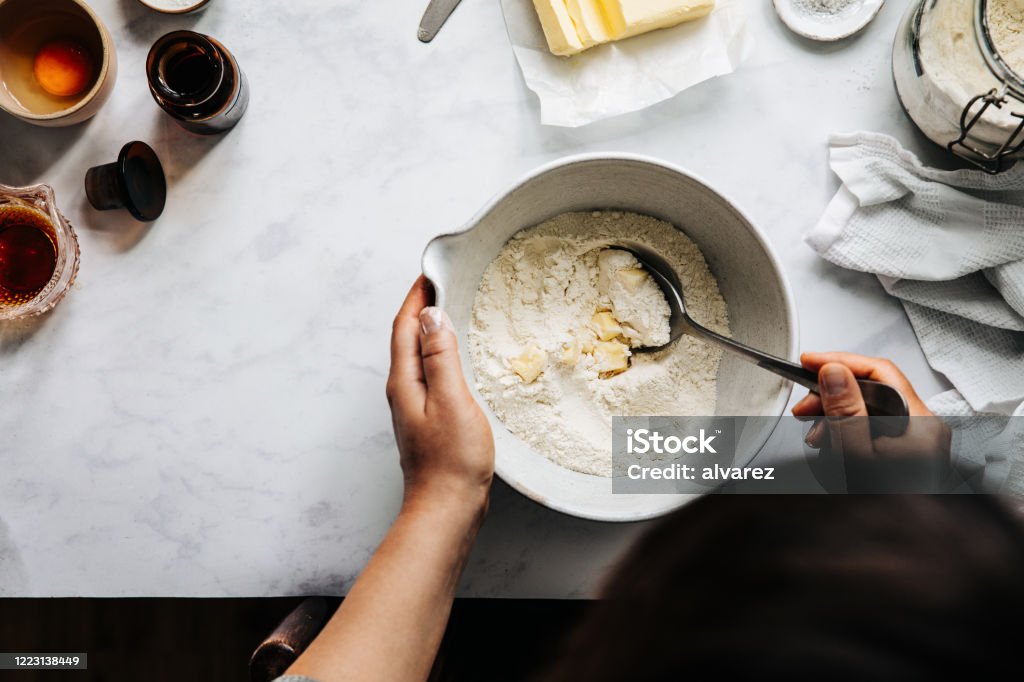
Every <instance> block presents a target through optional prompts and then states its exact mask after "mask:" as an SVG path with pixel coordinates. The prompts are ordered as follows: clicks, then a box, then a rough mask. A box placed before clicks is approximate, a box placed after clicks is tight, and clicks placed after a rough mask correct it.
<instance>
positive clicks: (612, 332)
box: [590, 312, 622, 341]
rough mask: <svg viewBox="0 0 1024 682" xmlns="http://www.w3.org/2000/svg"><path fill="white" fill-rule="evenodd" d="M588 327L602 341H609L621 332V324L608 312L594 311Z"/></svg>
mask: <svg viewBox="0 0 1024 682" xmlns="http://www.w3.org/2000/svg"><path fill="white" fill-rule="evenodd" d="M590 328H591V329H593V330H594V333H595V334H597V338H599V339H600V340H602V341H611V340H612V339H614V338H615V337H616V336H619V335H621V334H622V325H620V324H619V321H618V320H616V319H615V316H614V315H612V314H611V313H609V312H600V313H594V316H593V317H592V318H590Z"/></svg>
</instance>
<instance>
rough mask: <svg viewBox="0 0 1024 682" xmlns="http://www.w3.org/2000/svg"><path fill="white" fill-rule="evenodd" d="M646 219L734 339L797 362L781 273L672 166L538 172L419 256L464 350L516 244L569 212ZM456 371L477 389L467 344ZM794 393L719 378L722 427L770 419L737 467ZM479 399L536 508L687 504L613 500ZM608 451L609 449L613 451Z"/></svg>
mask: <svg viewBox="0 0 1024 682" xmlns="http://www.w3.org/2000/svg"><path fill="white" fill-rule="evenodd" d="M595 209H611V210H624V211H633V212H637V213H644V214H647V215H651V216H654V217H657V218H661V219H663V220H666V221H668V222H670V223H672V224H673V225H675V226H676V227H678V228H681V229H682V230H683V231H684V232H686V234H687V235H689V236H690V238H692V239H693V240H694V241H695V242H696V243H697V245H698V246H700V248H701V250H702V251H703V252H704V256H705V258H706V259H707V261H708V265H709V266H710V267H711V271H712V273H713V274H714V275H715V277H716V278H717V279H718V283H719V286H720V288H721V291H722V295H723V296H724V297H725V300H726V303H727V304H728V306H729V317H730V321H731V326H732V331H733V336H734V337H735V338H737V339H739V340H740V341H743V342H746V343H748V344H750V345H753V346H756V347H757V348H761V349H764V350H766V351H768V352H770V353H774V354H776V355H779V356H783V357H787V358H795V357H796V354H797V343H798V338H799V335H798V333H797V316H796V308H795V306H794V304H793V297H792V294H791V293H790V289H789V285H788V284H787V282H786V278H785V276H784V275H783V274H782V269H781V266H780V265H779V261H778V259H777V258H776V257H775V254H774V253H773V251H772V249H771V247H770V246H769V245H768V242H767V240H766V239H765V238H764V236H763V235H762V234H761V233H760V231H758V229H757V228H756V227H754V225H753V224H752V223H751V222H750V220H749V219H748V218H747V217H746V216H745V215H744V214H743V213H742V212H741V211H740V210H739V209H738V208H736V206H735V205H734V204H732V203H731V202H730V201H728V200H727V199H725V198H723V197H722V196H721V195H720V194H718V193H717V192H715V191H714V190H713V189H711V188H710V187H708V185H707V184H705V183H704V182H702V181H701V180H699V179H698V178H696V177H694V176H693V175H691V174H689V173H687V172H686V171H684V170H682V169H680V168H677V167H675V166H672V165H670V164H667V163H664V162H662V161H658V160H655V159H650V158H646V157H641V156H632V155H624V154H616V155H607V154H594V155H589V154H587V155H581V156H573V157H569V158H566V159H563V160H561V161H557V162H555V163H553V164H551V165H548V166H544V167H543V168H540V169H538V170H536V171H534V172H532V173H530V174H529V175H527V176H526V177H525V178H523V179H522V180H520V181H519V182H517V183H516V184H515V185H513V187H512V188H511V189H509V191H507V192H505V193H504V194H502V195H500V196H498V197H497V198H495V199H494V200H492V201H491V203H490V204H488V205H487V206H486V207H485V208H484V209H483V210H482V211H481V212H480V213H479V214H478V215H477V216H476V217H475V218H474V219H473V220H472V221H470V223H469V226H468V227H467V228H466V229H465V230H464V231H462V232H458V233H455V234H450V235H443V236H440V237H438V238H436V239H434V240H433V241H431V242H430V244H429V245H428V246H427V249H426V251H425V252H424V254H423V272H424V274H425V275H426V276H427V277H428V278H429V279H430V281H431V282H432V283H433V285H434V288H435V290H436V292H437V300H438V305H440V306H441V307H443V308H444V309H445V310H446V311H447V312H448V314H449V316H450V317H451V319H452V322H453V323H454V325H455V327H456V329H457V330H458V332H459V334H460V336H461V337H462V338H465V335H466V332H467V330H468V329H469V326H470V320H471V317H472V310H473V300H474V298H475V296H476V292H477V288H478V287H479V285H480V279H481V277H482V276H483V272H484V270H485V269H486V268H487V266H488V265H489V264H490V263H491V261H492V260H494V258H495V257H496V256H497V255H498V253H499V251H500V250H501V248H502V246H504V244H505V242H506V241H508V240H509V239H510V238H511V237H512V235H514V234H515V233H516V232H519V231H520V230H523V229H525V228H528V227H532V226H534V225H537V224H538V223H541V222H543V221H545V220H547V219H549V218H552V217H554V216H556V215H559V214H561V213H565V212H567V211H584V210H595ZM462 362H463V366H464V367H465V369H466V374H467V377H469V384H470V386H473V384H474V383H475V382H474V381H473V379H472V376H473V363H472V361H471V359H470V357H469V352H468V349H467V344H465V343H463V344H462ZM791 391H792V387H791V385H790V384H789V383H788V382H785V381H783V380H782V379H780V378H778V377H777V376H775V375H774V374H771V373H769V372H766V371H764V370H761V369H759V368H757V367H755V366H754V365H752V364H750V363H748V362H744V361H742V360H740V359H738V358H736V357H734V356H729V355H728V354H726V356H725V357H724V358H723V361H722V365H721V368H720V369H719V374H718V413H719V414H720V415H742V416H768V417H776V419H774V420H771V419H769V420H756V421H757V422H759V426H757V427H752V428H748V429H744V431H743V432H742V434H741V435H740V436H739V438H738V441H739V442H738V446H737V457H736V464H735V466H743V465H746V464H748V463H749V462H750V460H751V459H753V457H754V456H755V455H756V454H757V452H758V451H759V450H760V449H761V448H762V447H763V446H764V443H765V442H766V441H767V440H768V437H769V436H770V435H771V432H772V430H773V429H774V426H775V424H777V422H778V419H777V418H778V417H780V416H781V415H782V413H783V412H784V411H785V409H786V404H787V403H788V402H789V397H790V393H791ZM474 394H475V396H476V398H477V400H478V401H480V403H481V405H483V407H484V410H485V411H486V412H487V414H488V416H489V418H490V419H491V423H492V425H493V428H494V438H495V444H496V447H497V461H496V470H497V474H498V475H499V476H501V478H502V479H504V480H505V482H506V483H508V484H510V485H511V486H512V487H514V488H515V489H517V490H519V491H520V492H521V493H523V494H524V495H526V496H527V497H529V498H530V499H532V500H535V501H537V502H539V503H541V504H544V505H547V506H548V507H551V508H552V509H556V510H559V511H562V512H565V513H567V514H572V515H574V516H579V517H582V518H588V519H595V520H601V521H638V520H642V519H649V518H653V517H656V516H660V515H662V514H665V513H667V512H669V511H671V510H673V509H675V508H677V507H679V506H681V505H683V504H685V503H686V502H687V501H689V500H690V499H693V498H694V497H695V496H694V495H661V494H651V495H644V494H613V493H612V479H610V478H604V477H601V476H592V475H588V474H581V473H579V472H576V471H570V470H569V469H565V468H562V467H560V466H558V465H556V464H554V463H552V462H551V461H550V460H548V459H547V458H546V457H544V456H543V455H542V454H540V453H538V452H536V451H535V450H533V449H532V448H531V447H530V446H529V445H527V444H526V443H524V442H523V441H522V440H520V439H519V438H517V437H516V436H514V435H512V433H510V432H509V431H508V430H507V429H506V428H505V427H504V426H503V425H502V423H501V422H500V420H498V419H497V417H495V416H494V414H493V412H491V410H490V409H489V408H488V406H487V404H486V403H485V402H484V401H483V400H482V399H481V398H480V395H479V394H477V393H476V391H475V389H474ZM608 447H609V448H611V443H609V444H608Z"/></svg>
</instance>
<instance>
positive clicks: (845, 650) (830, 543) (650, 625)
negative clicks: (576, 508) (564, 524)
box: [543, 495, 1024, 682]
mask: <svg viewBox="0 0 1024 682" xmlns="http://www.w3.org/2000/svg"><path fill="white" fill-rule="evenodd" d="M604 595H605V598H604V599H602V600H600V601H598V602H595V604H594V606H593V607H592V611H591V612H590V614H589V617H587V618H586V619H585V620H584V622H583V623H582V625H581V626H580V627H579V628H578V630H577V631H576V632H575V633H573V634H572V636H571V637H570V639H569V641H568V646H567V647H566V648H565V649H564V652H563V655H562V656H561V658H560V659H559V661H558V662H557V664H556V665H555V666H554V668H553V669H552V670H551V671H550V673H549V675H548V676H546V677H544V678H543V679H544V681H545V682H569V681H570V680H572V681H574V682H575V681H578V680H579V681H585V682H605V681H612V680H615V681H616V682H619V681H623V680H629V681H630V682H661V681H662V680H680V679H684V678H685V679H693V680H708V679H722V680H734V679H736V680H753V679H757V680H765V679H804V678H809V677H811V676H814V677H815V678H817V679H821V680H830V681H831V680H836V679H840V680H843V679H851V680H853V679H869V680H907V679H924V678H933V679H934V678H946V677H948V676H950V675H952V674H967V675H969V678H968V679H990V678H992V677H993V676H995V675H996V674H997V673H998V672H1000V671H1006V670H1013V669H1017V666H1019V664H1020V661H1019V653H1018V652H1019V650H1020V634H1019V632H1020V630H1019V628H1018V627H1016V626H1013V625H1011V623H1014V622H1019V619H1020V617H1021V614H1022V613H1024V532H1022V527H1021V526H1020V525H1019V523H1018V519H1017V517H1016V516H1015V514H1014V513H1012V512H1011V511H1010V510H1009V508H1008V507H1006V506H1004V505H1003V504H1002V503H1001V502H1000V500H998V499H996V498H991V497H983V496H934V497H929V496H883V497H843V496H831V497H829V496H723V495H715V496H708V497H704V498H701V499H699V500H697V501H695V502H693V503H691V504H689V505H688V506H686V507H684V508H683V509H681V510H680V511H678V512H676V513H675V514H673V515H672V516H670V517H668V518H666V519H664V520H663V521H662V522H660V523H659V524H658V525H656V526H655V527H654V528H652V529H651V530H650V531H649V532H648V533H647V534H646V535H645V536H644V537H643V538H642V539H641V540H640V542H639V543H638V544H637V545H636V547H634V548H633V550H632V551H631V552H630V554H629V555H628V556H627V557H626V558H625V560H624V561H623V562H622V563H621V565H620V566H619V567H618V568H617V570H616V571H615V572H614V574H613V575H612V576H611V578H610V580H609V581H608V583H607V585H606V587H605V590H604Z"/></svg>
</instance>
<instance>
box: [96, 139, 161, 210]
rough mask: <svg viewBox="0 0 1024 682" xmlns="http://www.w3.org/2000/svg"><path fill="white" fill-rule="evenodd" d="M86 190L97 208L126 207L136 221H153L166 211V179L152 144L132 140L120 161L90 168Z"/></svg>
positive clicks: (121, 154) (123, 148)
mask: <svg viewBox="0 0 1024 682" xmlns="http://www.w3.org/2000/svg"><path fill="white" fill-rule="evenodd" d="M85 192H86V195H87V196H88V197H89V203H91V204H92V205H93V207H94V208H96V209H97V210H100V211H106V210H110V209H115V208H126V209H128V211H129V212H130V213H131V214H132V216H134V217H135V219H136V220H140V221H142V222H151V221H154V220H156V219H157V218H159V217H160V215H161V214H162V213H163V212H164V206H165V205H166V203H167V179H166V177H165V176H164V169H163V166H162V165H161V164H160V159H159V157H157V155H156V152H155V151H153V148H152V147H150V146H149V145H148V144H146V143H145V142H129V143H128V144H126V145H125V146H124V147H122V148H121V153H120V154H119V155H118V157H117V161H115V162H114V163H109V164H107V165H105V166H96V167H95V168H91V169H89V172H88V173H87V174H86V176H85Z"/></svg>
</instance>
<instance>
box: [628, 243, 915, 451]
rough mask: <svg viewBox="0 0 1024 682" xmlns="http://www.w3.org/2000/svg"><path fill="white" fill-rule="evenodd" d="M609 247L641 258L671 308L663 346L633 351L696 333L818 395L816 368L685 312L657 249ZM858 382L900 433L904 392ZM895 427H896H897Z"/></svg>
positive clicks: (871, 407)
mask: <svg viewBox="0 0 1024 682" xmlns="http://www.w3.org/2000/svg"><path fill="white" fill-rule="evenodd" d="M609 248H612V249H621V250H622V251H627V252H629V253H631V254H633V256H635V257H636V259H637V260H638V261H640V264H641V265H643V266H644V268H646V269H647V271H648V272H649V273H650V274H651V276H652V277H653V278H654V281H655V282H657V283H658V286H659V287H661V291H662V293H664V294H665V299H666V300H667V301H668V305H669V308H671V310H672V315H671V317H670V318H669V328H670V333H671V337H670V340H669V342H668V343H666V344H665V345H663V346H657V347H642V348H634V349H632V350H633V351H635V352H639V353H652V352H654V351H659V350H663V349H664V348H667V347H668V346H670V345H671V344H672V343H673V342H674V341H675V340H676V339H678V338H679V337H681V336H682V335H683V334H690V335H692V336H699V337H700V338H702V339H703V340H705V341H710V342H711V343H715V344H717V345H719V346H721V347H722V348H724V349H726V350H728V351H730V352H732V353H735V354H737V355H739V356H740V357H742V358H744V359H745V360H748V361H750V362H752V363H754V364H755V365H757V366H758V367H761V368H763V369H766V370H768V371H769V372H774V373H775V374H778V375H779V376H781V377H783V378H785V379H789V380H790V381H792V382H793V383H796V384H799V385H800V386H803V387H804V388H806V389H808V390H810V391H811V392H812V393H818V394H819V395H820V393H821V391H820V389H819V387H818V375H817V374H816V373H815V372H812V371H810V370H808V369H805V368H803V367H801V366H800V365H797V364H795V363H792V362H790V361H788V360H784V359H783V358H779V357H776V356H774V355H771V354H769V353H765V352H763V351H759V350H757V349H756V348H751V347H750V346H748V345H746V344H743V343H740V342H739V341H734V340H733V339H730V338H728V337H726V336H722V335H721V334H718V333H716V332H713V331H711V330H710V329H708V328H706V327H704V326H701V325H700V324H698V323H697V322H695V321H694V320H693V318H692V317H690V316H689V315H688V314H687V313H686V303H685V301H684V299H683V286H682V284H681V283H680V282H679V277H678V276H677V275H676V272H675V270H673V269H672V266H671V265H669V264H668V263H667V262H665V259H664V258H662V257H661V256H660V255H658V254H657V253H656V252H654V251H652V250H651V249H649V248H647V247H646V246H644V245H642V244H637V243H635V242H618V243H615V244H612V245H610V246H609ZM857 384H858V385H859V386H860V392H861V395H862V396H863V397H864V404H865V405H866V406H867V408H868V414H870V415H871V416H873V417H901V418H902V421H900V420H892V421H894V422H895V423H892V424H886V425H885V431H887V432H889V435H899V434H901V433H903V431H904V430H905V429H906V419H907V417H908V416H909V415H910V407H909V406H908V405H907V401H906V399H905V398H904V397H903V394H901V393H900V392H899V391H897V390H896V389H895V388H893V387H892V386H889V385H888V384H883V383H881V382H879V381H870V380H868V379H858V380H857ZM896 427H899V428H898V429H897V428H896Z"/></svg>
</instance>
